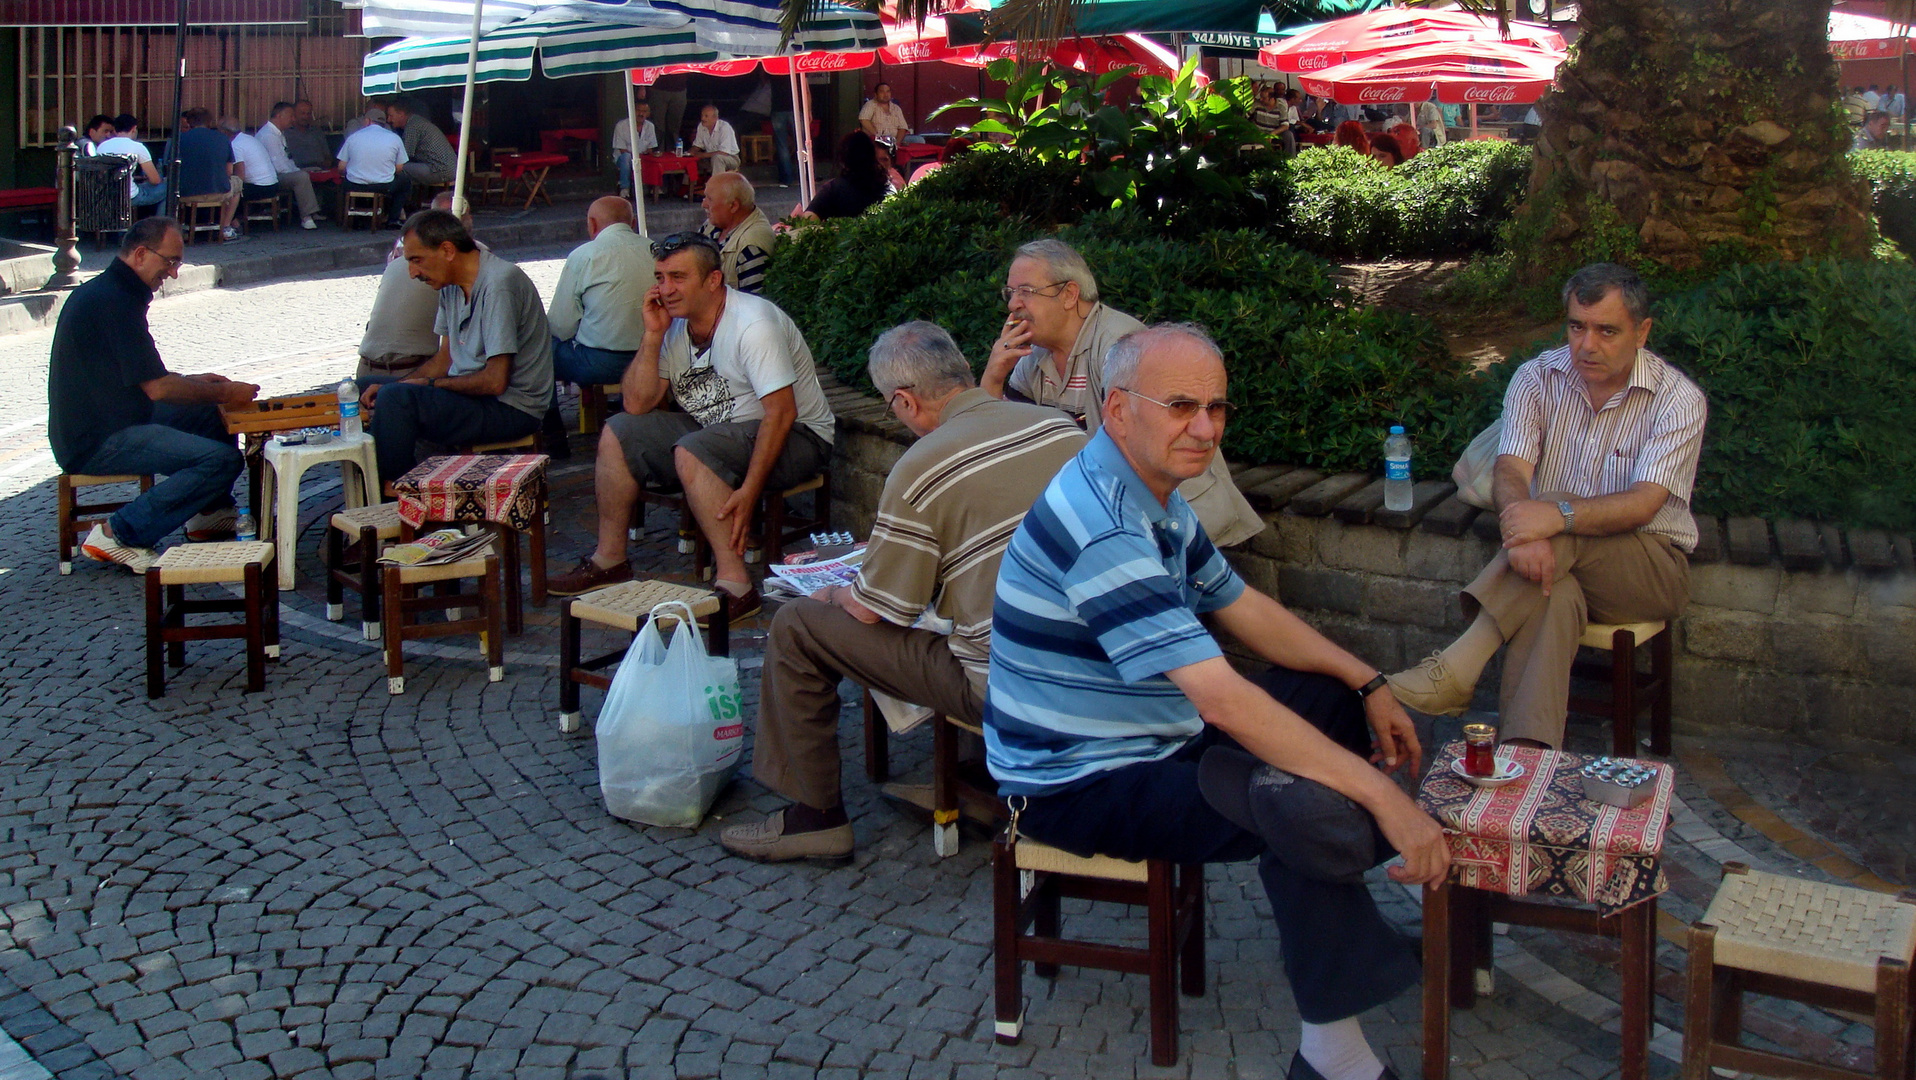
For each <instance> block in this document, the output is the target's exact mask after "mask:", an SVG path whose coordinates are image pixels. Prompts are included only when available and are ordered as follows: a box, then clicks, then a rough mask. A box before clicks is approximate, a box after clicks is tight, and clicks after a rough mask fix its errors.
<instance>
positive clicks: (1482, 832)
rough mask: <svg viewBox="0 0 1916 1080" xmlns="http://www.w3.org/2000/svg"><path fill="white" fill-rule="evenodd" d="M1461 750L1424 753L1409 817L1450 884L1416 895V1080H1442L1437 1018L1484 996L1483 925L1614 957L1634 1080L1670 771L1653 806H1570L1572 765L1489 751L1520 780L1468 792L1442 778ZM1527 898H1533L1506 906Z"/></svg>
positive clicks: (1444, 1059) (1661, 882)
mask: <svg viewBox="0 0 1916 1080" xmlns="http://www.w3.org/2000/svg"><path fill="white" fill-rule="evenodd" d="M1463 748H1464V744H1463V743H1461V742H1456V743H1451V744H1449V745H1447V746H1445V747H1444V748H1443V749H1442V750H1441V751H1440V752H1439V753H1438V754H1437V759H1436V761H1435V763H1434V764H1433V765H1432V767H1431V770H1430V773H1429V775H1427V776H1426V777H1424V782H1423V786H1422V788H1421V789H1420V790H1419V791H1418V793H1417V805H1419V806H1421V807H1423V808H1424V810H1425V811H1426V812H1428V813H1429V814H1430V815H1431V816H1432V817H1434V818H1436V819H1437V821H1438V823H1439V824H1441V825H1442V826H1443V827H1444V838H1445V839H1446V840H1447V841H1448V842H1449V845H1450V858H1451V867H1450V880H1449V883H1448V884H1447V885H1445V886H1442V887H1438V888H1432V887H1430V886H1425V887H1424V1077H1425V1080H1444V1077H1445V1076H1446V1075H1447V1074H1448V1071H1449V1064H1450V1009H1451V1006H1452V1004H1456V1005H1458V1006H1461V1007H1464V1008H1468V1007H1470V1006H1471V1005H1474V1004H1475V1003H1476V997H1477V993H1478V992H1479V985H1480V980H1481V983H1482V985H1483V986H1484V987H1485V988H1487V987H1488V985H1489V972H1490V968H1491V960H1492V957H1491V934H1490V926H1491V923H1492V922H1505V923H1513V924H1516V925H1519V926H1537V927H1542V928H1545V929H1551V930H1559V931H1566V930H1567V931H1572V932H1575V933H1580V934H1598V935H1601V936H1604V937H1612V938H1617V939H1618V940H1619V942H1620V944H1621V945H1622V948H1623V961H1622V965H1621V967H1622V977H1623V991H1622V994H1621V997H1622V1006H1623V1018H1622V1035H1621V1037H1622V1040H1623V1047H1622V1060H1621V1065H1622V1075H1623V1077H1624V1080H1641V1078H1643V1077H1644V1076H1646V1075H1647V1070H1648V1068H1649V1053H1650V1029H1651V1022H1652V1017H1651V1002H1652V999H1653V994H1654V990H1653V986H1652V983H1651V979H1652V977H1653V975H1654V971H1655V968H1654V960H1655V948H1656V912H1657V901H1656V898H1657V896H1658V895H1659V894H1661V893H1663V892H1665V891H1667V890H1668V889H1669V882H1668V880H1667V879H1666V878H1665V877H1664V873H1663V866H1662V861H1661V859H1662V854H1663V838H1664V830H1665V829H1666V828H1667V826H1668V824H1669V818H1670V800H1671V799H1672V798H1673V797H1674V795H1675V773H1674V771H1673V770H1672V769H1671V768H1670V767H1669V766H1668V765H1664V764H1660V763H1655V762H1644V763H1643V764H1646V765H1649V766H1651V767H1652V768H1654V769H1655V770H1656V777H1655V779H1654V780H1652V781H1650V783H1651V784H1652V785H1653V794H1652V795H1651V797H1650V798H1649V799H1647V800H1645V801H1644V802H1642V803H1639V804H1638V805H1637V806H1635V807H1632V808H1630V809H1627V810H1626V809H1622V808H1620V807H1615V806H1608V805H1605V804H1603V803H1598V802H1593V801H1591V800H1589V799H1586V798H1584V795H1583V780H1582V777H1581V776H1580V775H1579V770H1581V769H1582V768H1583V767H1584V765H1586V764H1588V763H1589V762H1590V761H1591V760H1593V759H1592V758H1590V757H1587V756H1585V755H1582V754H1571V753H1564V752H1561V751H1556V750H1540V749H1535V748H1532V747H1521V746H1503V747H1499V748H1498V750H1497V756H1498V757H1499V758H1500V759H1507V760H1511V761H1515V762H1516V763H1517V764H1519V765H1522V766H1523V768H1524V775H1523V776H1521V777H1519V778H1518V779H1516V780H1514V781H1512V782H1511V783H1509V784H1506V785H1504V786H1503V787H1499V788H1479V787H1475V786H1473V785H1471V784H1469V783H1466V782H1465V781H1463V780H1462V779H1459V778H1458V777H1457V776H1456V774H1455V773H1453V772H1452V771H1451V763H1452V762H1454V761H1456V760H1457V759H1458V758H1459V757H1460V756H1461V755H1462V754H1463ZM1519 897H1533V898H1535V899H1519Z"/></svg>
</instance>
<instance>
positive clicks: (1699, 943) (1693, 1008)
mask: <svg viewBox="0 0 1916 1080" xmlns="http://www.w3.org/2000/svg"><path fill="white" fill-rule="evenodd" d="M1689 953H1690V964H1689V972H1688V974H1687V975H1686V976H1685V984H1684V1003H1683V1072H1682V1074H1681V1075H1682V1078H1683V1080H1708V1078H1709V1075H1710V1040H1711V1038H1712V1037H1713V1036H1714V1034H1715V1030H1714V1029H1715V1026H1716V1025H1715V1023H1714V1017H1713V1016H1712V1015H1711V1011H1712V1007H1713V1006H1714V1005H1715V1004H1716V985H1715V984H1716V979H1715V975H1716V927H1714V926H1711V925H1710V924H1709V923H1697V924H1696V925H1694V926H1692V927H1690V948H1689Z"/></svg>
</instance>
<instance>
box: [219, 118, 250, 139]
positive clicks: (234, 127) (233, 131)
mask: <svg viewBox="0 0 1916 1080" xmlns="http://www.w3.org/2000/svg"><path fill="white" fill-rule="evenodd" d="M220 130H221V131H223V132H225V133H226V134H228V135H238V134H239V133H240V132H242V131H245V130H246V128H245V127H244V126H242V125H241V124H240V122H239V117H237V116H222V117H220Z"/></svg>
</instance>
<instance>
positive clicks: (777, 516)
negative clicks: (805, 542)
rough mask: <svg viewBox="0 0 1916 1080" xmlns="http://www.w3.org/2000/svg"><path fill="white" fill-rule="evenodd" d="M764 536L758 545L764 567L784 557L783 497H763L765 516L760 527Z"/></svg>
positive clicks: (776, 495) (775, 494) (775, 495)
mask: <svg viewBox="0 0 1916 1080" xmlns="http://www.w3.org/2000/svg"><path fill="white" fill-rule="evenodd" d="M760 527H761V528H762V529H763V530H764V532H765V536H764V539H763V540H762V541H760V543H759V550H760V551H762V552H764V554H765V562H766V565H768V566H769V565H771V564H773V563H776V562H778V561H779V560H780V559H782V558H784V557H785V496H784V495H782V494H780V493H779V492H776V491H774V492H771V493H770V494H768V495H766V496H765V516H764V519H763V524H762V525H761V526H760Z"/></svg>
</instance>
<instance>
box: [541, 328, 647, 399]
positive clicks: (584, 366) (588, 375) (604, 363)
mask: <svg viewBox="0 0 1916 1080" xmlns="http://www.w3.org/2000/svg"><path fill="white" fill-rule="evenodd" d="M637 351H638V350H636V349H626V350H623V351H621V350H619V349H595V348H593V347H592V346H590V345H581V344H579V341H578V339H577V338H573V339H570V340H567V341H561V340H559V339H558V338H556V337H555V338H553V339H552V381H553V382H554V383H562V382H569V383H577V384H578V385H580V386H587V385H597V384H600V383H615V382H618V381H619V380H620V379H623V378H625V369H626V366H627V365H629V364H631V363H632V357H633V355H634V354H635V353H636V352H637ZM555 393H556V391H555Z"/></svg>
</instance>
